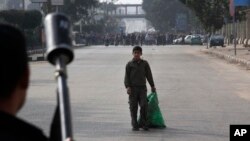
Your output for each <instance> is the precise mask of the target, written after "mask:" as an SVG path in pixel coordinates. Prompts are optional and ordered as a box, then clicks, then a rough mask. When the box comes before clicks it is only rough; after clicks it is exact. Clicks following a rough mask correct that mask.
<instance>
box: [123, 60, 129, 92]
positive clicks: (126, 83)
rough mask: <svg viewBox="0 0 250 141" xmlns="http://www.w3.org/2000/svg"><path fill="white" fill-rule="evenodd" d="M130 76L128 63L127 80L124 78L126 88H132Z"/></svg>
mask: <svg viewBox="0 0 250 141" xmlns="http://www.w3.org/2000/svg"><path fill="white" fill-rule="evenodd" d="M129 75H130V69H129V63H128V64H127V65H126V68H125V78H124V85H125V87H126V88H128V87H130V79H129Z"/></svg>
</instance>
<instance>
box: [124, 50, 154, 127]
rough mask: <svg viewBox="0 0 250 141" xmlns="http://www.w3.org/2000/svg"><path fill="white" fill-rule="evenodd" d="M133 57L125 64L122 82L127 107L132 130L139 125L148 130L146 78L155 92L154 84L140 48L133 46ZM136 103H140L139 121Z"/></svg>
mask: <svg viewBox="0 0 250 141" xmlns="http://www.w3.org/2000/svg"><path fill="white" fill-rule="evenodd" d="M132 54H133V59H132V60H131V61H129V62H128V63H127V65H126V70H125V79H124V84H125V87H126V89H127V94H128V95H129V108H130V114H131V124H132V130H133V131H138V130H139V127H142V128H143V129H144V130H148V126H147V123H146V121H147V110H148V103H147V87H146V79H147V80H148V82H149V84H150V86H151V91H152V92H155V91H156V89H155V85H154V80H153V76H152V72H151V69H150V66H149V64H148V62H147V61H146V60H143V59H141V56H142V48H141V47H140V46H135V47H134V48H133V53H132ZM138 104H139V105H140V116H141V117H140V118H141V120H140V123H138V122H137V111H138Z"/></svg>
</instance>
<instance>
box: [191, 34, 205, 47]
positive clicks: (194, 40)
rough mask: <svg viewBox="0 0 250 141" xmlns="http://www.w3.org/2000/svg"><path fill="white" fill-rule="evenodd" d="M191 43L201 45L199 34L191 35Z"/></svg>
mask: <svg viewBox="0 0 250 141" xmlns="http://www.w3.org/2000/svg"><path fill="white" fill-rule="evenodd" d="M191 45H203V43H202V40H201V36H200V35H192V36H191Z"/></svg>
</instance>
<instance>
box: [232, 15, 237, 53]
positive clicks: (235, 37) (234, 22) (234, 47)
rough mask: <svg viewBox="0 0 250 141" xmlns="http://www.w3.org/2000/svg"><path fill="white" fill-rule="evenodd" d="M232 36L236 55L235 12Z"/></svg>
mask: <svg viewBox="0 0 250 141" xmlns="http://www.w3.org/2000/svg"><path fill="white" fill-rule="evenodd" d="M233 32H234V33H233V36H234V55H235V56H236V55H237V52H236V22H235V13H234V15H233Z"/></svg>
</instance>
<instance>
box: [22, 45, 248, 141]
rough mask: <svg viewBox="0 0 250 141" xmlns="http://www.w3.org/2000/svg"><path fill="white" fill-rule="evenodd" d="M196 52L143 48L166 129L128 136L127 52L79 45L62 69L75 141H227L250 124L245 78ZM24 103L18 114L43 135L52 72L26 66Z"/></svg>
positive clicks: (51, 98) (41, 65)
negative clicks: (236, 127) (232, 130)
mask: <svg viewBox="0 0 250 141" xmlns="http://www.w3.org/2000/svg"><path fill="white" fill-rule="evenodd" d="M201 48H202V47H199V46H197V47H191V46H169V47H144V48H143V49H144V52H143V53H144V54H143V58H145V59H146V60H148V61H149V63H150V64H151V68H152V71H153V75H154V79H155V83H156V87H157V90H158V97H159V100H160V107H161V110H162V113H163V115H164V118H165V122H166V125H167V127H168V128H167V129H165V130H159V129H158V130H157V129H151V130H150V131H149V132H145V131H139V132H132V131H131V127H130V116H129V110H128V98H127V95H126V93H125V89H124V86H123V78H124V69H125V64H126V63H127V61H128V60H130V59H131V57H132V55H131V49H132V47H101V46H96V47H85V48H82V49H77V50H75V54H76V58H75V60H74V62H73V63H72V64H71V65H69V66H68V73H69V87H70V92H71V95H70V96H71V101H72V112H73V120H74V123H73V125H74V135H75V138H76V140H78V141H84V140H85V141H128V140H130V141H134V140H136V141H215V140H216V141H228V140H229V125H230V124H250V111H249V109H250V94H249V92H250V87H249V84H250V83H249V82H250V73H249V71H247V70H244V69H243V68H241V67H239V66H236V65H233V64H227V63H226V62H224V61H223V60H218V59H217V58H215V57H211V56H207V55H205V54H202V53H201V52H200V51H199V50H200V49H201ZM31 71H32V76H31V86H30V90H29V97H28V99H27V104H26V105H25V107H24V108H23V110H22V111H21V112H20V114H19V116H20V117H22V118H24V119H29V120H30V121H31V122H33V123H35V124H36V125H37V126H40V127H42V128H43V130H44V132H45V133H46V134H48V130H49V124H50V120H51V117H52V115H53V111H54V106H55V101H56V96H55V87H56V84H55V81H54V78H53V72H54V67H53V66H51V65H50V64H47V63H45V62H40V63H32V64H31Z"/></svg>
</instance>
